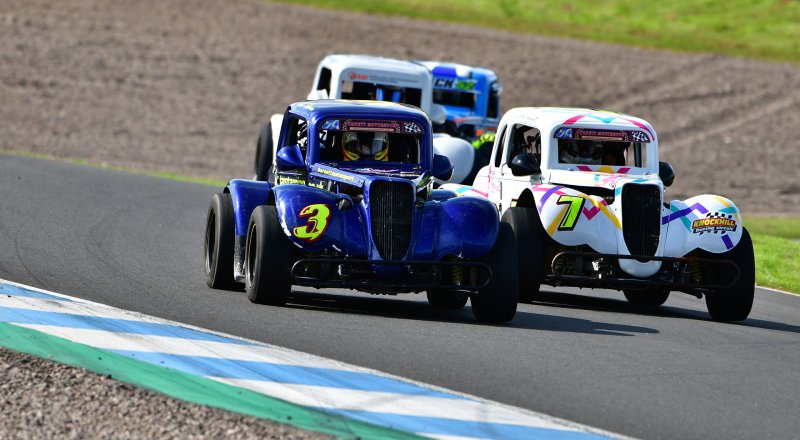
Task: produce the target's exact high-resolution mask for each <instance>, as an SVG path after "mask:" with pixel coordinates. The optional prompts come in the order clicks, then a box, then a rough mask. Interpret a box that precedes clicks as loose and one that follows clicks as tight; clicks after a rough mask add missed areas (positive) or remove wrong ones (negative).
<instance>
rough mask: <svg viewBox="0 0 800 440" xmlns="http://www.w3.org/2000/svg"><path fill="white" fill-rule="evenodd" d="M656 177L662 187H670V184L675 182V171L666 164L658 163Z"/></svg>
mask: <svg viewBox="0 0 800 440" xmlns="http://www.w3.org/2000/svg"><path fill="white" fill-rule="evenodd" d="M658 177H660V178H661V181H662V182H663V183H664V186H670V185H672V182H674V181H675V170H674V169H673V168H672V165H670V164H669V163H667V162H659V163H658Z"/></svg>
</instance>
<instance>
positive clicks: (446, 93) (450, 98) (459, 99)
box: [433, 89, 476, 110]
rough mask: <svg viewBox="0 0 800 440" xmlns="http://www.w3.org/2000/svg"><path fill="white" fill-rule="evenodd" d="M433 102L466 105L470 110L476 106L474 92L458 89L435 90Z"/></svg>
mask: <svg viewBox="0 0 800 440" xmlns="http://www.w3.org/2000/svg"><path fill="white" fill-rule="evenodd" d="M433 102H435V103H437V104H441V105H447V106H453V107H464V108H468V109H470V110H472V109H474V108H475V102H476V99H475V94H474V93H472V92H462V91H458V90H441V89H437V90H434V91H433Z"/></svg>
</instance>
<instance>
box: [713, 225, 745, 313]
mask: <svg viewBox="0 0 800 440" xmlns="http://www.w3.org/2000/svg"><path fill="white" fill-rule="evenodd" d="M716 258H717V259H720V260H730V261H733V262H734V263H735V264H736V266H738V267H739V280H738V281H737V282H736V284H734V285H733V286H731V287H729V288H727V289H717V290H715V291H712V292H708V293H707V294H706V306H707V307H708V313H709V314H710V315H711V318H712V319H714V320H715V321H744V320H745V319H747V316H748V315H749V314H750V310H751V309H752V308H753V296H754V294H755V289H756V266H755V257H754V255H753V241H752V240H751V239H750V233H749V232H747V229H745V228H744V227H742V239H741V240H739V244H737V245H736V247H735V248H733V249H731V250H729V251H728V252H725V253H723V254H717V255H716ZM706 273H707V275H708V279H709V281H710V282H711V283H713V284H726V283H727V282H728V281H729V280H730V279H731V278H732V277H734V276H735V275H736V271H735V270H733V268H731V267H730V266H729V265H725V266H721V265H720V266H711V267H709V268H708V270H707V271H706Z"/></svg>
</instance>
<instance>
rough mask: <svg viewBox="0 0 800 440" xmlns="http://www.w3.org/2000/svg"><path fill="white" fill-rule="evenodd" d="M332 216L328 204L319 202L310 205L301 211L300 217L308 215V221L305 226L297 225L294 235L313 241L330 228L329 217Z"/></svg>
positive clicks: (293, 231)
mask: <svg viewBox="0 0 800 440" xmlns="http://www.w3.org/2000/svg"><path fill="white" fill-rule="evenodd" d="M330 216H331V209H330V207H328V205H325V204H323V203H317V204H314V205H308V206H306V207H305V208H303V209H302V210H301V211H300V214H299V217H300V218H303V217H308V218H309V219H308V223H306V224H305V225H303V226H297V227H295V228H294V229H292V235H294V236H295V237H297V238H299V239H300V240H305V241H307V242H309V243H313V242H315V241H317V240H319V238H320V237H322V234H324V233H325V230H326V229H328V218H329V217H330Z"/></svg>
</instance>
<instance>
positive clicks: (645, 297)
mask: <svg viewBox="0 0 800 440" xmlns="http://www.w3.org/2000/svg"><path fill="white" fill-rule="evenodd" d="M622 293H624V294H625V299H627V300H628V302H629V303H631V304H633V305H635V306H641V307H658V306H660V305H662V304H664V303H665V302H667V298H669V290H664V289H659V288H655V287H648V288H646V289H638V290H634V289H626V290H623V291H622Z"/></svg>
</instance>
